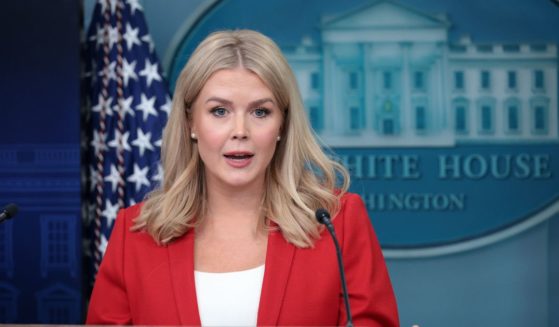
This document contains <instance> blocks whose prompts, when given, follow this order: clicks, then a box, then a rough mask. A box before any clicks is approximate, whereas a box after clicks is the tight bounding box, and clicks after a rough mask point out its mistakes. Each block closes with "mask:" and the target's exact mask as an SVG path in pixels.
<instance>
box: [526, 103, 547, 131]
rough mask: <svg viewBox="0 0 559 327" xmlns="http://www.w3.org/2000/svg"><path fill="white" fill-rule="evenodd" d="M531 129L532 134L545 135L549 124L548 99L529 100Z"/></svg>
mask: <svg viewBox="0 0 559 327" xmlns="http://www.w3.org/2000/svg"><path fill="white" fill-rule="evenodd" d="M530 110H531V127H532V133H533V134H538V135H539V134H547V133H548V123H549V117H548V113H549V99H548V98H546V97H537V98H533V99H531V100H530Z"/></svg>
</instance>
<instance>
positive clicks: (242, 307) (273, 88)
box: [87, 30, 398, 326]
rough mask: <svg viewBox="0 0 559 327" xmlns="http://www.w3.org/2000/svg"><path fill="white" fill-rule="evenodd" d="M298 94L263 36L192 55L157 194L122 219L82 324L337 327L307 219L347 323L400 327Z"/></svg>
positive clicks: (353, 202) (208, 44)
mask: <svg viewBox="0 0 559 327" xmlns="http://www.w3.org/2000/svg"><path fill="white" fill-rule="evenodd" d="M296 85H297V84H296V80H295V77H294V75H293V73H292V71H291V69H290V68H289V65H288V64H287V62H286V60H285V59H284V57H283V56H282V55H281V52H280V50H279V49H278V47H277V46H276V45H275V44H274V43H273V41H271V40H270V39H269V38H267V37H265V36H263V35H262V34H259V33H257V32H254V31H248V30H237V31H223V32H217V33H214V34H212V35H210V36H209V37H208V38H206V39H205V40H204V41H203V42H202V43H201V44H200V45H199V46H198V48H197V49H196V50H195V52H194V53H193V54H192V57H191V58H190V60H189V62H188V63H187V65H186V66H185V68H184V69H183V71H182V72H181V75H180V77H179V79H178V82H177V86H176V90H175V94H174V99H173V109H172V112H171V115H170V117H169V121H168V123H167V126H166V128H165V132H164V138H163V145H162V164H163V167H164V171H165V177H164V180H163V184H162V186H161V188H160V189H159V190H156V191H154V192H153V193H152V194H151V195H150V196H149V197H148V199H147V200H146V201H145V203H143V205H142V204H140V205H137V206H133V207H131V208H128V209H125V210H122V211H121V212H120V213H119V216H118V218H117V221H116V224H115V227H114V230H113V232H112V235H111V239H110V243H109V245H108V248H107V251H106V254H105V257H104V259H103V262H102V264H101V267H100V270H99V273H98V275H97V280H96V284H95V287H94V290H93V294H92V297H91V303H90V306H89V312H88V317H87V322H88V323H91V324H108V323H112V324H142V325H181V324H182V325H200V324H202V325H236V326H239V325H256V324H257V325H336V324H345V322H346V314H345V308H344V304H343V297H342V296H341V294H342V291H341V283H340V277H339V272H338V267H337V263H336V260H337V259H336V252H335V249H334V246H333V242H332V240H331V239H330V236H329V235H327V232H325V231H324V230H323V228H321V227H320V225H319V224H318V222H317V221H316V219H315V218H314V212H315V210H316V209H318V208H327V209H328V210H329V211H330V212H332V213H335V217H334V219H333V224H334V227H335V229H336V233H337V235H338V237H339V241H340V243H341V246H342V251H343V257H344V267H345V273H346V278H347V283H348V293H349V298H350V303H351V310H352V314H353V321H354V323H355V324H356V325H368V326H397V325H398V315H397V309H396V302H395V299H394V294H393V291H392V287H391V284H390V280H389V277H388V274H387V271H386V267H385V264H384V260H383V257H382V253H381V251H380V247H379V244H378V241H377V239H376V237H375V235H374V232H373V230H372V227H371V224H370V222H369V219H368V217H367V213H366V210H365V207H364V205H363V202H362V201H361V199H360V198H359V197H358V196H356V195H352V194H349V193H346V190H347V188H348V180H349V177H348V174H347V172H346V171H345V169H344V168H343V167H342V166H340V165H339V164H337V163H336V162H334V161H332V160H330V159H329V158H328V157H327V156H326V155H325V154H324V153H323V151H322V150H321V148H320V146H319V145H318V144H317V142H316V141H315V139H314V137H313V135H312V132H311V130H310V128H309V125H308V122H307V119H306V116H305V112H304V108H303V105H302V102H301V97H300V95H299V91H298V89H297V86H296ZM337 179H339V180H340V181H341V183H337Z"/></svg>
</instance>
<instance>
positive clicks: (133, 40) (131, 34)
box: [122, 23, 142, 50]
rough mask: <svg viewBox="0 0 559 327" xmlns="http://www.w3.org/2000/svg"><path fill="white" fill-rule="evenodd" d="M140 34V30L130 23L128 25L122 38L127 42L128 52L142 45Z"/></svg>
mask: <svg viewBox="0 0 559 327" xmlns="http://www.w3.org/2000/svg"><path fill="white" fill-rule="evenodd" d="M139 32H140V29H139V28H132V26H131V25H130V23H126V32H124V35H123V36H122V37H123V38H124V40H126V47H127V48H128V50H130V49H132V47H133V46H134V44H136V45H140V44H142V43H141V42H140V39H138V33H139Z"/></svg>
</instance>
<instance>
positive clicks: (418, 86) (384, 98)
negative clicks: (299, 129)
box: [282, 1, 559, 147]
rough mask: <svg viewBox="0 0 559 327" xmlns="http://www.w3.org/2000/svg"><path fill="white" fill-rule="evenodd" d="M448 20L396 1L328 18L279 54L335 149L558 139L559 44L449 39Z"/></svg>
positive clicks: (325, 138)
mask: <svg viewBox="0 0 559 327" xmlns="http://www.w3.org/2000/svg"><path fill="white" fill-rule="evenodd" d="M449 27H450V22H449V20H448V19H447V18H446V17H445V16H444V15H430V14H426V13H421V12H418V11H417V10H415V9H413V8H409V7H407V6H404V5H401V4H398V3H396V2H393V1H379V2H375V3H372V4H368V5H367V6H364V7H361V8H356V9H355V10H353V11H351V12H348V13H346V14H343V15H339V16H336V17H331V18H323V20H322V23H321V25H320V29H321V40H320V43H319V44H317V43H318V42H317V41H313V40H312V39H311V38H310V37H304V38H303V41H302V42H301V44H299V45H296V46H285V47H282V51H283V52H284V53H285V55H286V57H287V59H288V61H289V63H290V64H291V66H292V67H293V70H294V72H295V75H296V77H297V80H298V83H299V86H300V89H301V93H302V96H303V100H304V103H305V106H306V108H307V110H308V114H309V119H310V121H311V123H312V125H313V127H314V128H315V130H316V131H317V133H318V134H319V135H320V137H321V139H322V140H323V141H324V142H325V143H326V144H328V145H330V146H337V147H345V146H366V147H375V146H454V145H455V144H461V143H468V142H480V143H501V142H503V143H504V142H511V141H514V142H528V143H531V142H542V141H543V142H547V141H553V142H556V141H559V136H558V110H557V90H558V88H557V58H558V57H557V46H556V45H555V44H551V43H546V44H510V43H506V44H498V43H495V44H475V43H473V42H472V41H471V39H470V38H469V37H467V36H465V37H462V39H460V41H459V42H457V43H454V44H452V43H450V42H449V39H448V30H449Z"/></svg>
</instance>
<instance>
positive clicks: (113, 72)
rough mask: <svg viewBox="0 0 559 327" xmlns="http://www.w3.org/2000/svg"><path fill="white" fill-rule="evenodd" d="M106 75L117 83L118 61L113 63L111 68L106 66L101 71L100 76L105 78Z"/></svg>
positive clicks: (110, 65)
mask: <svg viewBox="0 0 559 327" xmlns="http://www.w3.org/2000/svg"><path fill="white" fill-rule="evenodd" d="M105 74H107V75H108V78H109V79H114V80H115V81H116V61H113V62H111V63H110V64H109V67H106V66H105V68H104V69H101V70H100V71H99V76H105Z"/></svg>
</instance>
